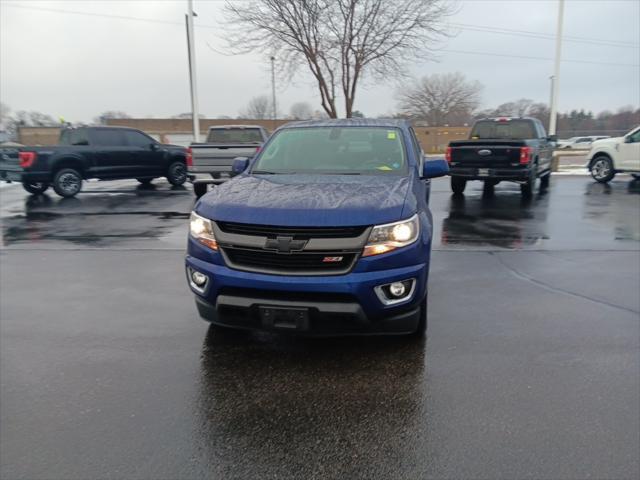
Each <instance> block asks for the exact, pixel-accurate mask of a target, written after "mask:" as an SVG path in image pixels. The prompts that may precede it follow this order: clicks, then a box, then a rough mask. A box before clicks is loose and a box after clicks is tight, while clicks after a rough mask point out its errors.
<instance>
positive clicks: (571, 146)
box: [557, 135, 609, 150]
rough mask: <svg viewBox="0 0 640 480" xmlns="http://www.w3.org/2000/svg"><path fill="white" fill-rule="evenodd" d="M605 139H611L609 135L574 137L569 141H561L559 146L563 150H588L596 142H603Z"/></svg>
mask: <svg viewBox="0 0 640 480" xmlns="http://www.w3.org/2000/svg"><path fill="white" fill-rule="evenodd" d="M603 138H609V137H608V136H607V135H591V136H586V137H572V138H570V139H568V140H559V141H558V144H557V148H558V149H562V150H588V149H589V148H591V144H592V143H593V142H595V141H596V140H602V139H603Z"/></svg>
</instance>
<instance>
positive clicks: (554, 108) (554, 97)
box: [549, 0, 564, 135]
mask: <svg viewBox="0 0 640 480" xmlns="http://www.w3.org/2000/svg"><path fill="white" fill-rule="evenodd" d="M563 15H564V0H559V4H558V30H557V32H556V61H555V67H554V71H553V77H552V84H551V118H550V119H549V135H556V133H557V129H556V125H557V123H556V122H557V120H558V85H559V84H560V55H561V53H562V17H563Z"/></svg>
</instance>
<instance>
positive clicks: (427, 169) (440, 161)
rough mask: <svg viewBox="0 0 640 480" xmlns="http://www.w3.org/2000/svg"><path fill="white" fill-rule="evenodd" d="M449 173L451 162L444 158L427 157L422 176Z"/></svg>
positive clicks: (431, 176) (434, 176)
mask: <svg viewBox="0 0 640 480" xmlns="http://www.w3.org/2000/svg"><path fill="white" fill-rule="evenodd" d="M448 174H449V164H448V163H447V161H446V160H445V159H444V158H431V159H428V158H425V159H424V165H423V166H422V178H436V177H444V176H445V175H448Z"/></svg>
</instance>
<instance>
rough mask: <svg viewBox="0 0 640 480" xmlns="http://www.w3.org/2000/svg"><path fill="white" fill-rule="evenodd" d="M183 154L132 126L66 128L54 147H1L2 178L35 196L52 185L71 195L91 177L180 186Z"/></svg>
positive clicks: (182, 150)
mask: <svg viewBox="0 0 640 480" xmlns="http://www.w3.org/2000/svg"><path fill="white" fill-rule="evenodd" d="M186 157H187V151H186V149H185V148H184V147H179V146H176V145H163V144H161V143H158V142H157V141H156V140H154V139H153V138H151V137H150V136H148V135H147V134H145V133H143V132H141V131H139V130H135V129H132V128H124V127H80V128H68V129H65V130H63V131H62V132H61V133H60V141H59V144H58V145H56V146H43V147H29V146H27V147H6V148H0V180H4V181H8V182H19V183H22V186H23V187H24V189H25V190H26V191H27V192H29V193H33V194H39V193H43V192H44V191H45V190H47V188H49V186H50V185H51V186H52V187H53V189H54V190H55V192H56V193H57V194H58V195H60V196H62V197H73V196H75V195H76V194H77V193H78V192H80V190H81V189H82V181H83V180H86V179H89V178H97V179H100V180H117V179H124V178H135V179H137V180H138V181H139V182H140V183H143V184H147V183H150V182H151V180H153V179H154V178H156V177H166V178H167V180H168V181H169V183H171V184H172V185H182V184H183V183H184V182H185V181H186V180H187V168H186Z"/></svg>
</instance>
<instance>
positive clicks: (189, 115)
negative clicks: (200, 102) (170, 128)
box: [171, 112, 206, 119]
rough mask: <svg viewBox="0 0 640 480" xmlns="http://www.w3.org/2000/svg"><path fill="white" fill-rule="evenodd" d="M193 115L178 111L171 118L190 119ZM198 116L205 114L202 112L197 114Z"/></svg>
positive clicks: (203, 116)
mask: <svg viewBox="0 0 640 480" xmlns="http://www.w3.org/2000/svg"><path fill="white" fill-rule="evenodd" d="M192 117H193V114H192V113H191V112H185V113H179V114H177V115H174V116H173V117H171V118H188V119H191V118H192ZM198 118H206V116H205V115H204V114H202V113H199V114H198Z"/></svg>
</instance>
